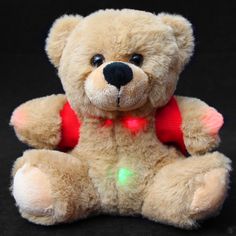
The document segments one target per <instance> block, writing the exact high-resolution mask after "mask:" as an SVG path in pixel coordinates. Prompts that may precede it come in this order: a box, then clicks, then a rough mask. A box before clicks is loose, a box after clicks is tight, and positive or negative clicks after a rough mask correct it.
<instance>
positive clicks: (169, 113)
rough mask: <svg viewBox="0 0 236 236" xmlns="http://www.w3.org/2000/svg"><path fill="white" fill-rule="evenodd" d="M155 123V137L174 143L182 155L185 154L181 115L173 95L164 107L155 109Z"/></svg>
mask: <svg viewBox="0 0 236 236" xmlns="http://www.w3.org/2000/svg"><path fill="white" fill-rule="evenodd" d="M155 125H156V135H157V138H158V139H159V140H160V141H161V142H162V143H166V144H174V145H176V146H177V147H178V148H179V149H180V151H181V152H182V153H183V154H184V155H186V154H187V150H186V147H185V144H184V138H183V132H182V130H181V125H182V117H181V113H180V110H179V107H178V104H177V101H176V99H175V98H174V97H172V98H171V100H170V101H169V102H168V104H167V105H166V106H165V107H163V108H160V109H158V110H157V112H156V121H155Z"/></svg>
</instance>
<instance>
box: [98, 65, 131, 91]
mask: <svg viewBox="0 0 236 236" xmlns="http://www.w3.org/2000/svg"><path fill="white" fill-rule="evenodd" d="M103 74H104V77H105V80H106V81H107V82H108V83H109V84H111V85H114V86H116V87H117V88H118V89H120V87H121V86H124V85H126V84H128V83H129V82H130V81H131V80H132V78H133V72H132V70H131V68H130V67H129V66H128V65H126V64H125V63H122V62H112V63H111V64H109V65H107V66H106V67H104V69H103Z"/></svg>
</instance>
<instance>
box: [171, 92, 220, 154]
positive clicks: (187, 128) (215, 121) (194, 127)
mask: <svg viewBox="0 0 236 236" xmlns="http://www.w3.org/2000/svg"><path fill="white" fill-rule="evenodd" d="M175 99H176V101H177V104H178V107H179V110H180V113H181V117H182V124H181V129H182V132H183V139H184V144H185V146H186V149H187V151H188V152H189V153H190V154H200V153H205V152H207V151H210V150H212V149H214V148H215V147H217V146H218V144H219V142H220V138H219V130H220V128H221V127H222V125H223V123H224V120H223V116H222V115H221V114H220V113H219V112H218V111H217V110H216V109H214V108H213V107H210V106H208V105H207V104H206V103H204V102H203V101H201V100H200V99H197V98H190V97H182V96H175Z"/></svg>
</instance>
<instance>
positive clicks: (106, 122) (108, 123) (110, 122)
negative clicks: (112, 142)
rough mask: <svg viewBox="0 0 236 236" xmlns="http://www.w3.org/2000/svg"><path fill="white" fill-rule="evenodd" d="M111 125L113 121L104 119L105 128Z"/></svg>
mask: <svg viewBox="0 0 236 236" xmlns="http://www.w3.org/2000/svg"><path fill="white" fill-rule="evenodd" d="M112 125H113V120H111V119H106V120H105V122H104V126H105V127H110V126H112Z"/></svg>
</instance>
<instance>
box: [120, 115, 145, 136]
mask: <svg viewBox="0 0 236 236" xmlns="http://www.w3.org/2000/svg"><path fill="white" fill-rule="evenodd" d="M123 125H124V127H126V128H127V129H129V130H130V131H131V132H133V133H137V132H139V131H141V130H143V129H145V127H146V126H147V120H146V119H145V118H142V117H125V118H124V119H123Z"/></svg>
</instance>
